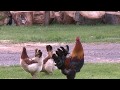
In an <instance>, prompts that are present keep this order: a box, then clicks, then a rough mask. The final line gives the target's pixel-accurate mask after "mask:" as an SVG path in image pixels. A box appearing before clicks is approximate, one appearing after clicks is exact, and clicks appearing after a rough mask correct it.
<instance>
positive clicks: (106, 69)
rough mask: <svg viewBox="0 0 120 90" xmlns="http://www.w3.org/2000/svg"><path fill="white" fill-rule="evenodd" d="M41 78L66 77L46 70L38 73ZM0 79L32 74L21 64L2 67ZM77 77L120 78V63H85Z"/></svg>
mask: <svg viewBox="0 0 120 90" xmlns="http://www.w3.org/2000/svg"><path fill="white" fill-rule="evenodd" d="M38 78H39V79H66V77H65V76H64V75H63V74H62V73H61V72H60V70H56V71H54V72H53V74H50V75H47V74H45V73H44V72H40V73H39V74H38ZM0 79H31V75H30V74H28V73H27V72H25V71H24V70H23V69H22V68H21V67H20V66H8V67H2V66H1V67H0ZM75 79H120V64H119V63H85V64H84V66H83V68H82V69H81V72H79V73H77V74H76V78H75Z"/></svg>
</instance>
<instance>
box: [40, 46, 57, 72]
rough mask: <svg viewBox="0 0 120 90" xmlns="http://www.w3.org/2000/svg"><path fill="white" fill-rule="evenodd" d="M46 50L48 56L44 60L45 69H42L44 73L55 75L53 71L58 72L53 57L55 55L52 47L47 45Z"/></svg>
mask: <svg viewBox="0 0 120 90" xmlns="http://www.w3.org/2000/svg"><path fill="white" fill-rule="evenodd" d="M46 50H47V52H48V56H47V57H46V58H45V59H44V60H43V69H42V71H43V72H46V73H48V74H50V73H53V71H54V70H56V69H57V67H56V66H55V62H54V60H53V59H52V55H53V48H52V46H51V45H47V46H46Z"/></svg>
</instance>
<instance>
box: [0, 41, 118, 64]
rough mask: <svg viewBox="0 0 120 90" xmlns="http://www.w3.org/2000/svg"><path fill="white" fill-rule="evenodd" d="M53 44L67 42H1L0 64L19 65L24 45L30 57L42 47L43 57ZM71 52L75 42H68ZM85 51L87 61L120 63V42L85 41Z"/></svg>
mask: <svg viewBox="0 0 120 90" xmlns="http://www.w3.org/2000/svg"><path fill="white" fill-rule="evenodd" d="M48 44H50V45H52V46H53V50H56V49H57V48H58V47H59V46H65V45H66V44H65V43H33V42H29V43H21V44H11V43H9V42H2V43H0V65H2V66H9V65H19V60H20V54H21V50H22V47H23V46H25V47H26V49H27V52H28V55H29V57H33V56H34V50H35V49H36V48H38V49H41V50H42V52H43V57H44V56H46V55H47V52H46V50H45V46H46V45H48ZM68 45H69V46H70V52H71V51H72V49H73V47H74V43H70V44H68ZM83 48H84V53H85V63H120V44H119V43H83Z"/></svg>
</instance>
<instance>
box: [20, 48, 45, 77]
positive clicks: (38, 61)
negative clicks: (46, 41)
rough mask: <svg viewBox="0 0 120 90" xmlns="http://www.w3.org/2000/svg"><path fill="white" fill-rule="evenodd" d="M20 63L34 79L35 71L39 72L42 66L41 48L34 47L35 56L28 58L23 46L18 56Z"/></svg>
mask: <svg viewBox="0 0 120 90" xmlns="http://www.w3.org/2000/svg"><path fill="white" fill-rule="evenodd" d="M20 65H21V66H22V68H23V69H24V70H25V71H26V72H28V73H30V74H31V75H32V78H33V79H35V78H36V75H37V73H38V72H40V71H41V70H42V67H43V61H42V52H41V50H38V49H35V57H33V58H29V57H28V55H27V52H26V48H25V47H23V50H22V54H21V58H20Z"/></svg>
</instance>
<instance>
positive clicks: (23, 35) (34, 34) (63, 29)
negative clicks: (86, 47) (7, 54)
mask: <svg viewBox="0 0 120 90" xmlns="http://www.w3.org/2000/svg"><path fill="white" fill-rule="evenodd" d="M76 36H80V38H81V41H82V42H85V43H89V42H120V25H56V24H55V25H49V26H39V25H36V26H35V25H34V26H1V27H0V40H10V41H11V42H13V43H18V42H21V43H22V42H74V41H75V37H76Z"/></svg>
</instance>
